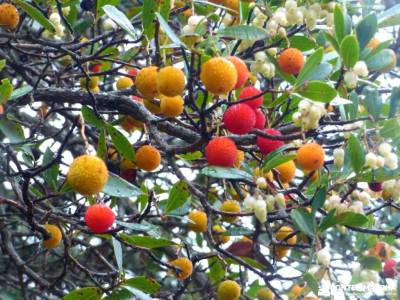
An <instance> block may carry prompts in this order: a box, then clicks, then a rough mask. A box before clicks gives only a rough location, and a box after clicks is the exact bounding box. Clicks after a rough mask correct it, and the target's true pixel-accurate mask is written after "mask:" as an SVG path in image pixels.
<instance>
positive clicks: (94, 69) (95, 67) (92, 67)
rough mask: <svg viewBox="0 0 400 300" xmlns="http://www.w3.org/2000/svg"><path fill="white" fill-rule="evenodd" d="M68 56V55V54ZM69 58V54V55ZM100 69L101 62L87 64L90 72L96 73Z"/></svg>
mask: <svg viewBox="0 0 400 300" xmlns="http://www.w3.org/2000/svg"><path fill="white" fill-rule="evenodd" d="M68 56H69V55H68ZM69 57H70V58H71V56H69ZM100 70H101V63H97V64H91V65H90V66H89V71H90V72H92V73H98V72H100Z"/></svg>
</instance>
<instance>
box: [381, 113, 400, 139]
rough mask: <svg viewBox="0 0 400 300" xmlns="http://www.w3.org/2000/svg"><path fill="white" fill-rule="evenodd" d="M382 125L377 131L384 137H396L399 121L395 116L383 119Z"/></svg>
mask: <svg viewBox="0 0 400 300" xmlns="http://www.w3.org/2000/svg"><path fill="white" fill-rule="evenodd" d="M382 124H383V126H382V128H381V130H380V131H379V133H380V135H381V136H382V137H383V138H385V139H396V138H398V137H399V136H400V123H399V121H398V120H397V119H396V118H393V119H388V120H384V121H383V122H382Z"/></svg>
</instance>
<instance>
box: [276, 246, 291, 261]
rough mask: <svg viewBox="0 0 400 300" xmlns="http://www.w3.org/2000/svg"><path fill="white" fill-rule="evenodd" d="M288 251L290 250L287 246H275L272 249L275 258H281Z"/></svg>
mask: <svg viewBox="0 0 400 300" xmlns="http://www.w3.org/2000/svg"><path fill="white" fill-rule="evenodd" d="M289 251H290V249H289V247H284V246H276V247H275V249H274V256H275V259H277V260H281V259H282V258H284V257H285V256H287V255H288V253H289Z"/></svg>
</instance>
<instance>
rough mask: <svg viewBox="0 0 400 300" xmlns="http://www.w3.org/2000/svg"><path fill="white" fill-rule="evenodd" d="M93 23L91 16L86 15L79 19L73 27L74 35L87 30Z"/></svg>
mask: <svg viewBox="0 0 400 300" xmlns="http://www.w3.org/2000/svg"><path fill="white" fill-rule="evenodd" d="M93 22H94V18H93V16H92V15H86V16H84V17H83V18H81V19H79V21H78V22H77V23H76V24H75V26H74V31H75V33H76V34H81V33H83V32H85V31H86V30H87V29H89V28H90V27H91V26H92V24H93Z"/></svg>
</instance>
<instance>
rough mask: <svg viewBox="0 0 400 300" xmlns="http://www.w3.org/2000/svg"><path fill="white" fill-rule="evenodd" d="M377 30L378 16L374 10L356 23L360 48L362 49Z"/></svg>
mask: <svg viewBox="0 0 400 300" xmlns="http://www.w3.org/2000/svg"><path fill="white" fill-rule="evenodd" d="M377 30H378V18H377V17H376V14H375V12H372V13H370V14H368V15H367V16H365V17H364V18H363V19H362V20H361V21H360V22H359V23H358V25H357V27H356V32H357V39H358V43H359V44H360V49H364V47H365V46H366V45H367V44H368V42H369V41H370V40H371V39H372V38H373V37H374V35H375V33H376V32H377Z"/></svg>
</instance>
